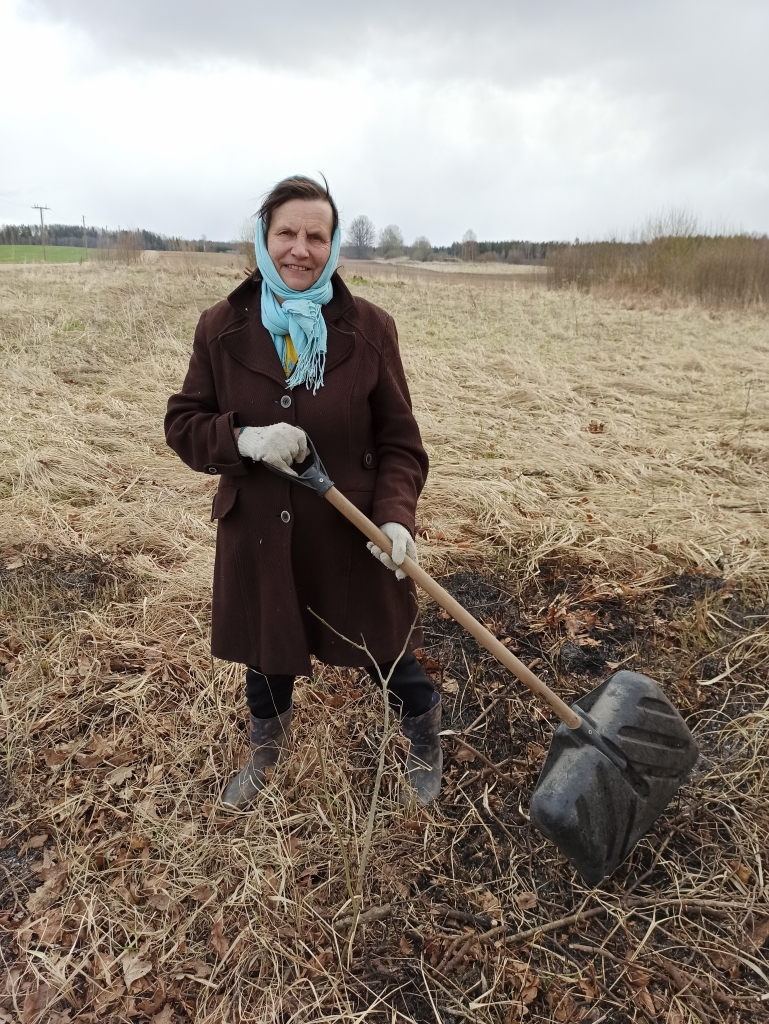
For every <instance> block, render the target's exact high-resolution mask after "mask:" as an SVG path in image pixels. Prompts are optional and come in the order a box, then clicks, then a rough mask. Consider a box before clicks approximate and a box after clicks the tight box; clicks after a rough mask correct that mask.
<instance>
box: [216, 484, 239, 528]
mask: <svg viewBox="0 0 769 1024" xmlns="http://www.w3.org/2000/svg"><path fill="white" fill-rule="evenodd" d="M239 490H240V488H238V487H222V486H221V484H220V485H219V490H218V491H217V492H216V494H215V495H214V500H213V501H212V502H211V522H212V523H213V522H214V520H215V519H224V517H225V516H226V515H227V513H228V512H231V511H232V508H233V506H234V504H235V501H236V499H237V497H238V491H239Z"/></svg>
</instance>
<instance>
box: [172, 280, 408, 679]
mask: <svg viewBox="0 0 769 1024" xmlns="http://www.w3.org/2000/svg"><path fill="white" fill-rule="evenodd" d="M332 281H333V285H334V297H333V299H332V300H331V302H329V303H328V304H327V305H326V306H324V307H323V316H324V318H325V320H326V324H327V326H328V351H327V355H326V371H325V377H324V386H323V387H322V388H319V389H318V392H317V394H316V395H313V394H312V392H311V391H308V390H307V388H306V387H305V386H304V385H301V386H299V387H297V388H295V389H294V390H293V391H290V390H288V389H287V388H286V383H285V376H284V374H283V369H282V367H281V364H280V360H279V359H278V355H277V353H276V351H275V346H274V344H273V341H272V338H271V336H270V335H269V333H268V332H267V330H266V329H265V328H264V327H263V325H262V318H261V311H260V291H261V280H260V279H259V278H258V276H256V275H255V276H254V277H252V278H249V279H248V280H247V281H245V282H244V283H243V284H242V285H240V287H238V288H236V289H235V291H234V292H232V294H231V295H230V296H229V297H228V298H227V299H226V300H224V301H222V302H219V303H217V304H216V305H215V306H212V307H211V309H207V310H206V311H205V312H204V313H203V315H202V316H201V318H200V322H199V323H198V327H197V330H196V331H195V342H194V347H193V353H192V358H191V359H190V365H189V370H188V371H187V376H186V378H185V380H184V384H183V386H182V390H181V391H180V392H179V393H178V394H176V395H173V396H172V397H171V398H170V400H169V402H168V412H167V414H166V419H165V432H166V440H167V442H168V444H169V445H170V446H171V448H173V450H174V451H175V452H176V453H177V454H178V455H179V457H180V458H181V459H183V460H184V462H185V463H186V464H187V465H188V466H190V467H191V468H192V469H194V470H197V471H198V472H201V473H211V474H217V473H220V474H221V480H220V482H219V489H218V491H217V492H216V495H215V496H214V501H213V509H212V516H211V518H212V519H216V520H218V525H217V536H216V562H215V567H214V593H213V609H212V612H213V615H212V618H213V623H212V640H211V646H212V651H213V654H214V655H215V656H216V657H218V658H224V659H226V660H228V661H238V662H242V663H244V664H247V665H252V666H256V667H258V668H260V669H261V670H262V671H263V672H268V673H286V674H295V675H307V674H309V672H310V655H311V654H314V655H315V656H316V657H317V658H319V659H320V660H321V661H323V662H326V663H327V664H332V665H350V666H362V665H364V664H366V663H367V662H368V659H367V658H366V656H365V655H364V654H362V653H361V652H360V651H358V650H357V649H356V648H354V647H352V646H351V645H350V644H348V643H346V642H345V641H344V640H341V639H339V637H337V636H335V635H334V633H333V632H332V631H331V630H330V629H328V628H327V627H326V626H324V625H323V624H322V623H320V622H319V621H318V620H317V619H316V618H315V617H314V616H313V615H312V614H311V613H310V612H309V611H308V606H309V608H312V610H313V611H314V612H315V613H316V614H317V615H319V616H321V618H323V619H325V620H326V622H327V623H329V625H330V626H333V628H334V629H335V630H337V631H338V632H339V633H342V634H343V635H344V636H346V637H349V638H350V639H352V640H355V641H357V642H360V639H361V636H362V637H364V638H365V640H366V643H367V644H368V647H369V649H370V650H371V652H372V654H373V656H374V658H375V659H376V660H377V661H379V662H383V661H391V660H392V659H394V658H396V657H397V656H398V654H399V653H400V651H401V648H402V646H403V643H404V641H405V639H406V636H407V634H408V631H409V628H410V627H411V624H412V622H413V621H414V618H415V615H416V613H417V603H416V595H415V591H414V585H413V583H412V582H411V580H409V579H406V580H402V581H398V580H396V578H395V574H394V573H393V572H391V571H390V570H389V569H386V568H385V567H384V566H383V565H382V564H381V563H378V562H377V561H376V560H375V559H374V558H372V556H371V554H370V553H369V552H368V551H367V550H366V541H365V539H364V537H363V535H362V534H360V533H359V532H358V531H357V530H356V529H355V528H354V527H353V526H351V525H350V524H349V523H348V522H347V520H346V519H344V518H343V517H342V516H341V514H340V513H339V512H337V511H336V509H334V508H333V507H332V506H331V505H329V503H328V502H327V501H324V500H323V499H322V498H319V497H318V496H317V495H316V494H315V493H314V492H313V491H311V490H309V489H307V488H304V487H301V486H299V485H296V484H290V483H289V482H288V481H286V480H282V479H280V477H277V476H275V475H274V474H273V473H271V472H269V470H267V469H265V468H264V467H263V466H262V465H260V464H258V463H257V464H254V463H252V462H251V461H250V460H247V459H242V458H241V456H240V455H239V453H238V450H237V447H236V444H235V440H234V438H233V434H232V429H233V427H236V426H266V425H268V424H271V423H281V422H282V423H292V424H295V425H296V426H298V427H301V428H302V429H303V430H305V431H306V432H307V433H308V434H309V436H310V437H311V438H312V440H313V442H314V444H315V447H316V448H317V450H318V454H319V455H320V457H321V459H322V460H323V462H324V464H325V466H326V469H327V470H328V473H329V476H330V477H331V479H332V480H333V481H334V483H335V484H336V486H337V487H338V488H339V490H340V491H342V493H343V494H345V495H346V496H347V497H348V498H349V499H350V501H352V502H353V504H355V505H357V507H358V508H359V509H361V510H362V511H363V512H365V514H366V515H367V516H369V517H370V518H371V519H373V521H374V522H375V523H376V524H377V525H379V526H381V525H382V524H383V523H386V522H397V523H402V524H403V525H404V526H406V527H407V528H408V529H409V530H410V531H411V533H412V534H413V533H414V516H415V511H416V504H417V499H418V497H419V494H420V492H421V490H422V487H423V486H424V482H425V479H426V477H427V466H428V462H427V455H426V453H425V450H424V448H423V447H422V441H421V438H420V435H419V428H418V427H417V424H416V420H415V419H414V416H413V414H412V411H411V399H410V397H409V391H408V386H407V384H406V378H405V375H404V373H403V366H402V364H401V359H400V354H399V351H398V338H397V333H396V329H395V324H394V322H393V320H392V317H390V316H389V315H388V314H387V313H385V312H384V310H382V309H379V308H378V307H377V306H375V305H373V304H372V303H371V302H367V301H366V300H365V299H360V298H355V297H353V296H352V295H351V293H350V292H349V290H348V289H347V287H346V285H345V284H344V282H343V281H342V279H341V278H340V277H339V275H338V274H335V275H334V276H333V278H332ZM420 643H421V633H420V631H419V630H417V631H415V633H414V634H413V636H412V638H411V642H410V644H409V650H413V649H414V648H415V647H418V646H419V644H420Z"/></svg>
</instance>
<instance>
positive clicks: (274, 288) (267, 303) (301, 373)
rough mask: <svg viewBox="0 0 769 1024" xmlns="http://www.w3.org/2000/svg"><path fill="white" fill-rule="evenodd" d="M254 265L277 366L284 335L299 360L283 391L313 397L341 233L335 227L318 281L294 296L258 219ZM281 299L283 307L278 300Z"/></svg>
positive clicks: (322, 360)
mask: <svg viewBox="0 0 769 1024" xmlns="http://www.w3.org/2000/svg"><path fill="white" fill-rule="evenodd" d="M254 236H255V237H254V246H255V248H256V264H257V266H258V267H259V272H260V273H261V275H262V323H263V324H264V326H265V327H266V328H267V330H268V331H269V332H270V334H271V335H272V340H273V341H274V343H275V349H276V351H277V353H278V357H279V359H280V361H281V364H282V363H283V362H284V360H285V355H286V335H287V334H289V335H291V341H292V342H293V343H294V348H295V349H296V354H297V355H298V356H299V361H298V362H297V364H296V366H295V367H294V369H293V370H292V371H291V376H290V377H289V378H288V380H287V381H286V387H289V388H295V387H297V386H298V385H299V384H306V385H307V389H308V390H312V393H313V394H315V393H316V391H317V390H318V388H321V387H323V371H324V369H325V366H326V334H327V332H326V321H325V320H324V319H323V314H322V313H321V309H320V307H321V306H325V305H326V303H327V302H330V301H331V298H332V296H333V294H334V287H333V285H332V284H331V275H332V274H333V273H334V271H335V270H336V265H337V262H338V261H339V246H340V244H341V232H340V230H339V227H338V226H337V229H336V231H335V232H334V237H333V238H332V239H331V255H330V256H329V258H328V263H327V264H326V265H325V267H324V268H323V273H322V274H321V275H320V277H319V278H318V280H317V281H316V282H315V284H314V285H313V286H312V288H308V289H307V290H306V291H303V292H297V291H294V289H293V288H289V287H288V286H287V285H286V284H284V282H283V279H282V278H281V276H280V274H279V273H278V271H277V270H276V269H275V264H274V263H273V262H272V258H271V257H270V254H269V253H268V252H267V239H266V237H265V232H264V223H263V222H262V218H261V217H258V218H257V221H256V231H255V232H254ZM276 296H278V298H281V299H283V305H282V306H281V304H280V303H279V302H278V299H277V298H276Z"/></svg>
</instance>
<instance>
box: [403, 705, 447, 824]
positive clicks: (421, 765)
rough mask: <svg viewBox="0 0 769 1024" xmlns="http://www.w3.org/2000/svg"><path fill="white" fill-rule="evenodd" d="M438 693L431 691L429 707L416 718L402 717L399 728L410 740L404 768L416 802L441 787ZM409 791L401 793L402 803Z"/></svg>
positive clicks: (429, 800)
mask: <svg viewBox="0 0 769 1024" xmlns="http://www.w3.org/2000/svg"><path fill="white" fill-rule="evenodd" d="M440 731H441V695H440V694H439V693H436V694H434V695H433V704H432V707H431V708H430V710H429V711H427V712H425V714H424V715H419V716H418V717H417V718H402V719H401V732H402V733H403V735H404V736H405V737H406V739H407V740H411V744H410V746H409V752H408V755H407V757H406V772H407V773H408V779H409V783H410V784H411V788H412V789H413V791H414V795H415V796H416V799H417V803H420V804H423V805H424V804H429V803H432V802H433V800H435V798H436V797H437V796H438V794H439V793H440V791H441V776H442V774H443V750H442V749H441V739H440V735H439V733H440ZM408 797H409V794H407V793H401V803H408Z"/></svg>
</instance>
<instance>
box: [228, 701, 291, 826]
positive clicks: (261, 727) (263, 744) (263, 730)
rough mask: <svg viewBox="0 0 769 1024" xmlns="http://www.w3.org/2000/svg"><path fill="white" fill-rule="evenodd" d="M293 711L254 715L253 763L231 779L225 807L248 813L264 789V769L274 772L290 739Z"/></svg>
mask: <svg viewBox="0 0 769 1024" xmlns="http://www.w3.org/2000/svg"><path fill="white" fill-rule="evenodd" d="M292 711H293V708H289V709H288V711H284V712H283V714H282V715H275V717H274V718H254V716H253V715H251V759H250V760H249V762H248V764H247V765H246V767H245V768H244V769H243V771H241V772H238V774H237V775H236V776H234V778H232V779H230V781H229V782H228V783H227V787H226V789H225V790H224V792H223V793H222V803H223V804H224V806H225V807H227V808H229V809H230V810H233V811H247V810H249V809H250V808H251V806H252V805H253V802H254V800H255V799H256V797H257V796H258V794H259V793H260V792H261V790H263V789H264V787H265V784H266V781H267V780H266V778H265V774H264V769H265V768H274V767H275V765H276V764H277V763H278V760H279V759H280V756H281V755H282V753H283V751H284V750H285V749H286V747H287V746H288V743H289V739H290V737H291V713H292Z"/></svg>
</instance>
